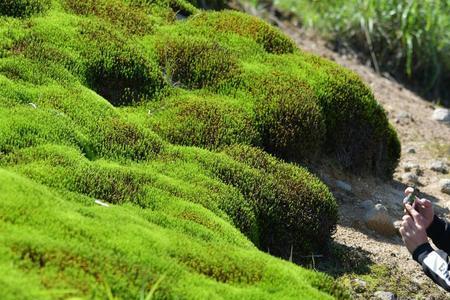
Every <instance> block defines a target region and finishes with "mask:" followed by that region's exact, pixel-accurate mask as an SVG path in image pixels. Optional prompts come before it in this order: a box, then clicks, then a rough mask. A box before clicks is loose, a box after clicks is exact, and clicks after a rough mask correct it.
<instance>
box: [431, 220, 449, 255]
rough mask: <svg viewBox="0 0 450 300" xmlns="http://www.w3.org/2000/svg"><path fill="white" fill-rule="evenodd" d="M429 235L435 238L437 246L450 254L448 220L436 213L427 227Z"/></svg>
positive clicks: (434, 241)
mask: <svg viewBox="0 0 450 300" xmlns="http://www.w3.org/2000/svg"><path fill="white" fill-rule="evenodd" d="M427 235H428V236H429V237H430V238H431V239H432V240H433V243H434V244H435V245H436V247H438V248H439V249H441V250H444V251H445V252H447V253H448V254H450V227H449V225H448V223H447V222H445V221H444V220H442V219H440V218H438V217H437V216H436V215H435V216H434V219H433V222H432V223H431V225H430V227H428V229H427Z"/></svg>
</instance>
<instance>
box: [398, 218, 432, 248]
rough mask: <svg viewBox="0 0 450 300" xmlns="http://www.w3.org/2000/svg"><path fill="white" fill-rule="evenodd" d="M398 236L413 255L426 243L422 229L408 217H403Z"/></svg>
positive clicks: (426, 239)
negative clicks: (399, 235)
mask: <svg viewBox="0 0 450 300" xmlns="http://www.w3.org/2000/svg"><path fill="white" fill-rule="evenodd" d="M399 231H400V234H401V236H402V239H403V242H404V243H405V246H406V248H407V249H408V251H409V253H411V254H412V253H413V252H414V250H416V248H417V247H419V246H420V245H422V244H425V243H427V242H428V238H427V233H426V230H425V228H424V227H422V226H420V225H418V224H417V223H416V222H415V221H414V219H413V218H412V217H411V216H410V215H404V216H403V221H402V225H401V226H400V229H399Z"/></svg>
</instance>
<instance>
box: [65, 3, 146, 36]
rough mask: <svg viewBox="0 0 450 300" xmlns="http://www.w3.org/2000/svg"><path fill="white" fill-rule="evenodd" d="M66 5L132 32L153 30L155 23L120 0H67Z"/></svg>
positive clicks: (141, 32) (73, 10) (77, 11)
mask: <svg viewBox="0 0 450 300" xmlns="http://www.w3.org/2000/svg"><path fill="white" fill-rule="evenodd" d="M65 5H66V7H67V8H68V9H69V10H70V11H72V12H74V13H76V14H80V15H84V16H96V17H99V18H101V19H103V20H104V21H107V22H110V23H111V24H112V25H113V26H119V27H120V28H122V29H123V30H125V31H127V32H129V33H131V34H149V33H152V31H153V26H154V24H153V22H152V20H151V19H150V18H149V16H148V15H147V14H145V13H144V12H143V11H141V10H138V9H135V8H133V7H130V6H129V5H127V4H125V3H124V2H123V1H120V0H115V1H112V0H84V1H77V0H65Z"/></svg>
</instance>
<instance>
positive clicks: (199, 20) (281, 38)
mask: <svg viewBox="0 0 450 300" xmlns="http://www.w3.org/2000/svg"><path fill="white" fill-rule="evenodd" d="M189 23H191V24H193V25H195V26H202V27H205V28H210V30H213V31H216V32H228V33H235V34H238V35H241V36H245V37H250V38H252V39H253V40H255V41H256V42H257V43H259V44H261V45H262V46H263V47H264V49H266V51H267V52H269V53H274V54H282V53H293V52H294V51H295V50H296V49H297V47H296V46H295V43H294V42H293V41H292V40H291V39H290V38H288V37H287V36H286V35H284V34H283V33H281V32H280V31H279V30H278V29H276V28H274V27H272V26H270V25H269V24H267V23H265V22H264V21H262V20H261V19H259V18H257V17H253V16H250V15H246V14H243V13H240V12H236V11H224V12H220V13H219V12H214V13H202V14H199V15H196V16H195V17H193V18H191V19H190V20H189Z"/></svg>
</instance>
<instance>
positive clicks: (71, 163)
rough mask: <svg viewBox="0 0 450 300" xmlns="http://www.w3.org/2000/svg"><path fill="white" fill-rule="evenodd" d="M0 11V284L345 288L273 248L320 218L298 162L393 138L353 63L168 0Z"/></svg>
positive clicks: (42, 292) (30, 294)
mask: <svg viewBox="0 0 450 300" xmlns="http://www.w3.org/2000/svg"><path fill="white" fill-rule="evenodd" d="M0 14H1V15H2V17H1V19H0V57H1V59H0V117H1V122H0V167H1V171H0V172H1V175H0V176H1V177H0V195H1V196H0V199H1V200H0V226H1V228H2V232H4V234H2V236H1V239H2V242H1V246H0V249H1V253H2V254H3V255H2V257H1V262H0V263H1V265H2V268H0V272H1V274H0V287H1V290H2V291H3V292H2V293H3V295H2V298H4V299H17V298H21V299H28V298H29V299H39V298H42V299H59V298H64V299H66V298H68V297H81V298H99V299H101V298H106V297H109V298H113V297H116V298H121V299H135V298H139V297H144V296H149V297H156V298H219V297H225V298H239V299H243V298H249V299H254V298H275V299H279V298H304V299H333V298H346V297H347V294H346V292H345V291H344V289H343V288H342V287H340V286H339V285H338V284H337V283H336V282H334V280H333V279H331V278H330V277H328V276H327V275H324V274H321V273H317V272H314V271H309V270H305V269H303V268H300V267H298V266H296V265H294V264H292V263H289V262H287V261H283V260H281V259H279V258H275V257H273V256H278V257H281V258H285V259H288V258H289V259H290V260H293V261H298V260H300V258H301V257H302V256H304V255H309V254H310V253H312V252H314V251H315V250H317V249H326V247H327V244H328V242H329V238H330V235H331V233H333V231H334V229H335V226H336V222H337V203H336V200H335V199H334V197H333V196H332V194H331V193H330V191H329V190H328V188H327V187H326V186H325V185H324V184H323V183H322V182H321V181H320V180H319V179H318V178H317V177H315V176H314V175H312V174H311V173H309V172H308V171H307V169H305V168H303V167H301V165H302V164H303V163H306V162H314V161H317V160H321V161H322V160H324V159H325V160H327V161H329V162H332V163H334V164H336V165H338V166H339V167H340V168H342V169H343V170H352V171H354V172H357V173H360V174H371V175H375V176H379V177H380V178H390V177H391V176H392V173H393V170H394V169H395V167H396V165H397V161H398V158H399V152H400V144H399V141H398V138H397V136H396V133H395V131H394V130H393V128H392V127H391V126H390V125H389V122H388V119H387V117H386V114H385V112H384V110H383V109H382V108H381V106H380V105H379V104H378V103H377V102H376V101H375V99H374V97H373V94H372V92H371V91H370V89H369V88H368V87H367V86H366V85H365V84H364V83H363V82H362V81H361V80H360V78H359V77H358V76H357V75H355V74H354V73H352V72H350V71H348V70H346V69H343V68H341V67H339V66H338V65H336V64H335V63H332V62H330V61H327V60H324V59H321V58H319V57H317V56H314V55H311V54H306V53H303V52H301V51H300V50H299V49H298V48H297V47H296V45H295V44H294V42H293V41H292V40H291V39H290V38H288V37H287V36H285V35H284V34H282V33H281V32H280V31H279V30H277V29H275V28H273V27H271V26H270V25H268V24H266V23H264V22H263V21H261V20H259V19H257V18H254V17H251V16H248V15H245V14H242V13H238V12H231V11H226V12H203V11H200V10H198V9H197V8H195V7H194V6H193V5H192V4H190V3H187V2H184V1H181V0H177V1H157V2H153V1H144V0H129V1H120V0H91V1H83V2H79V1H73V0H59V1H56V0H55V1H45V0H24V1H5V2H3V4H1V5H0ZM177 19H180V20H177ZM362 150H364V151H362ZM98 204H100V205H98ZM264 252H269V254H271V255H273V256H271V255H269V254H267V253H264ZM24 287H26V288H24Z"/></svg>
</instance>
